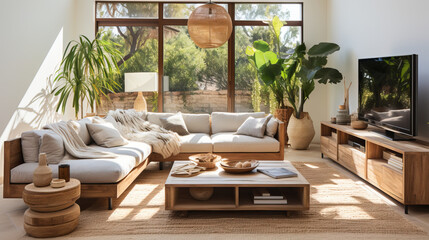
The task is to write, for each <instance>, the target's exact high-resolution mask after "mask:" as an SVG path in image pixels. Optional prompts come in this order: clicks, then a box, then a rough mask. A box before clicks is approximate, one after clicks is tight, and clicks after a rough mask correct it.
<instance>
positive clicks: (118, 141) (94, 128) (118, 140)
mask: <svg viewBox="0 0 429 240" xmlns="http://www.w3.org/2000/svg"><path fill="white" fill-rule="evenodd" d="M86 126H87V127H88V131H89V134H90V135H91V137H92V139H94V141H95V143H96V144H97V145H99V146H102V147H107V148H111V147H118V146H123V145H125V144H128V141H127V140H126V139H125V138H123V137H122V136H121V134H120V133H119V131H118V130H117V129H116V128H115V127H114V126H113V124H112V123H109V122H106V123H101V124H96V123H87V124H86Z"/></svg>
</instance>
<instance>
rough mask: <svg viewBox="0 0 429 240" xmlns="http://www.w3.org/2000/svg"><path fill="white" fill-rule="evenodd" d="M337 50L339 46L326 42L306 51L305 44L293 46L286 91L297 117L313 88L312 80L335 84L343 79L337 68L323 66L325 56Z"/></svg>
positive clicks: (326, 61) (325, 60) (325, 62)
mask: <svg viewBox="0 0 429 240" xmlns="http://www.w3.org/2000/svg"><path fill="white" fill-rule="evenodd" d="M338 50H340V46H338V45H337V44H335V43H327V42H322V43H319V44H317V45H314V46H313V47H311V48H310V49H309V50H308V52H306V46H305V44H301V45H299V46H297V47H296V48H295V51H294V53H293V55H292V57H291V58H290V61H289V63H290V65H289V66H291V67H290V68H289V71H288V75H289V76H290V77H291V81H290V82H288V84H289V86H288V87H287V88H286V93H287V95H288V100H289V101H293V102H294V104H292V105H293V107H294V115H295V116H296V117H297V118H299V117H300V115H301V113H302V112H303V111H304V103H305V102H306V101H307V100H308V99H309V97H310V94H311V93H312V92H313V90H314V89H315V82H314V80H318V82H319V83H323V84H327V83H333V84H337V83H339V82H341V80H342V79H343V75H342V74H341V73H340V72H339V71H338V70H337V69H334V68H325V67H324V66H325V65H326V64H327V63H328V60H327V56H328V55H330V54H332V53H334V52H336V51H338ZM292 79H293V80H292Z"/></svg>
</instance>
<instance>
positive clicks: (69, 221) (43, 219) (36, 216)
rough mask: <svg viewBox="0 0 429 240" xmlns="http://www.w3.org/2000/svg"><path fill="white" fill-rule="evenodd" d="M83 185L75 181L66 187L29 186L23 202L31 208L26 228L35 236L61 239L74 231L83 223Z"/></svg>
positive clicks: (29, 233)
mask: <svg viewBox="0 0 429 240" xmlns="http://www.w3.org/2000/svg"><path fill="white" fill-rule="evenodd" d="M79 197H80V182H79V180H77V179H74V178H71V179H70V181H69V182H66V186H65V187H61V188H53V187H51V186H47V187H36V186H34V184H33V183H31V184H28V185H27V186H25V189H24V192H23V193H22V199H23V200H24V202H25V203H26V204H27V205H28V206H29V207H30V208H29V209H27V211H25V213H24V229H25V231H26V232H27V234H28V235H30V236H32V237H57V236H62V235H65V234H68V233H70V232H72V231H73V230H74V229H75V228H76V227H77V225H78V223H79V216H80V207H79V205H77V204H76V203H75V202H76V200H77V199H78V198H79Z"/></svg>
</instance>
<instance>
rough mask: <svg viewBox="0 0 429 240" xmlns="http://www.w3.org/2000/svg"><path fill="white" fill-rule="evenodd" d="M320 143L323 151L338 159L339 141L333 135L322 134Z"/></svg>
mask: <svg viewBox="0 0 429 240" xmlns="http://www.w3.org/2000/svg"><path fill="white" fill-rule="evenodd" d="M320 145H321V150H322V153H324V154H326V155H327V156H328V157H329V158H331V159H333V160H337V141H336V140H335V139H334V138H333V137H330V136H321V137H320Z"/></svg>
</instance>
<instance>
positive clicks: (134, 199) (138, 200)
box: [120, 184, 164, 207]
mask: <svg viewBox="0 0 429 240" xmlns="http://www.w3.org/2000/svg"><path fill="white" fill-rule="evenodd" d="M162 189H163V186H162V185H160V184H136V185H134V186H133V189H132V191H138V192H141V194H128V195H127V196H126V197H125V198H124V200H123V201H122V202H121V204H120V206H121V207H132V206H139V205H142V204H145V205H147V206H159V202H160V200H163V199H160V198H164V194H160V192H161V191H162Z"/></svg>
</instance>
